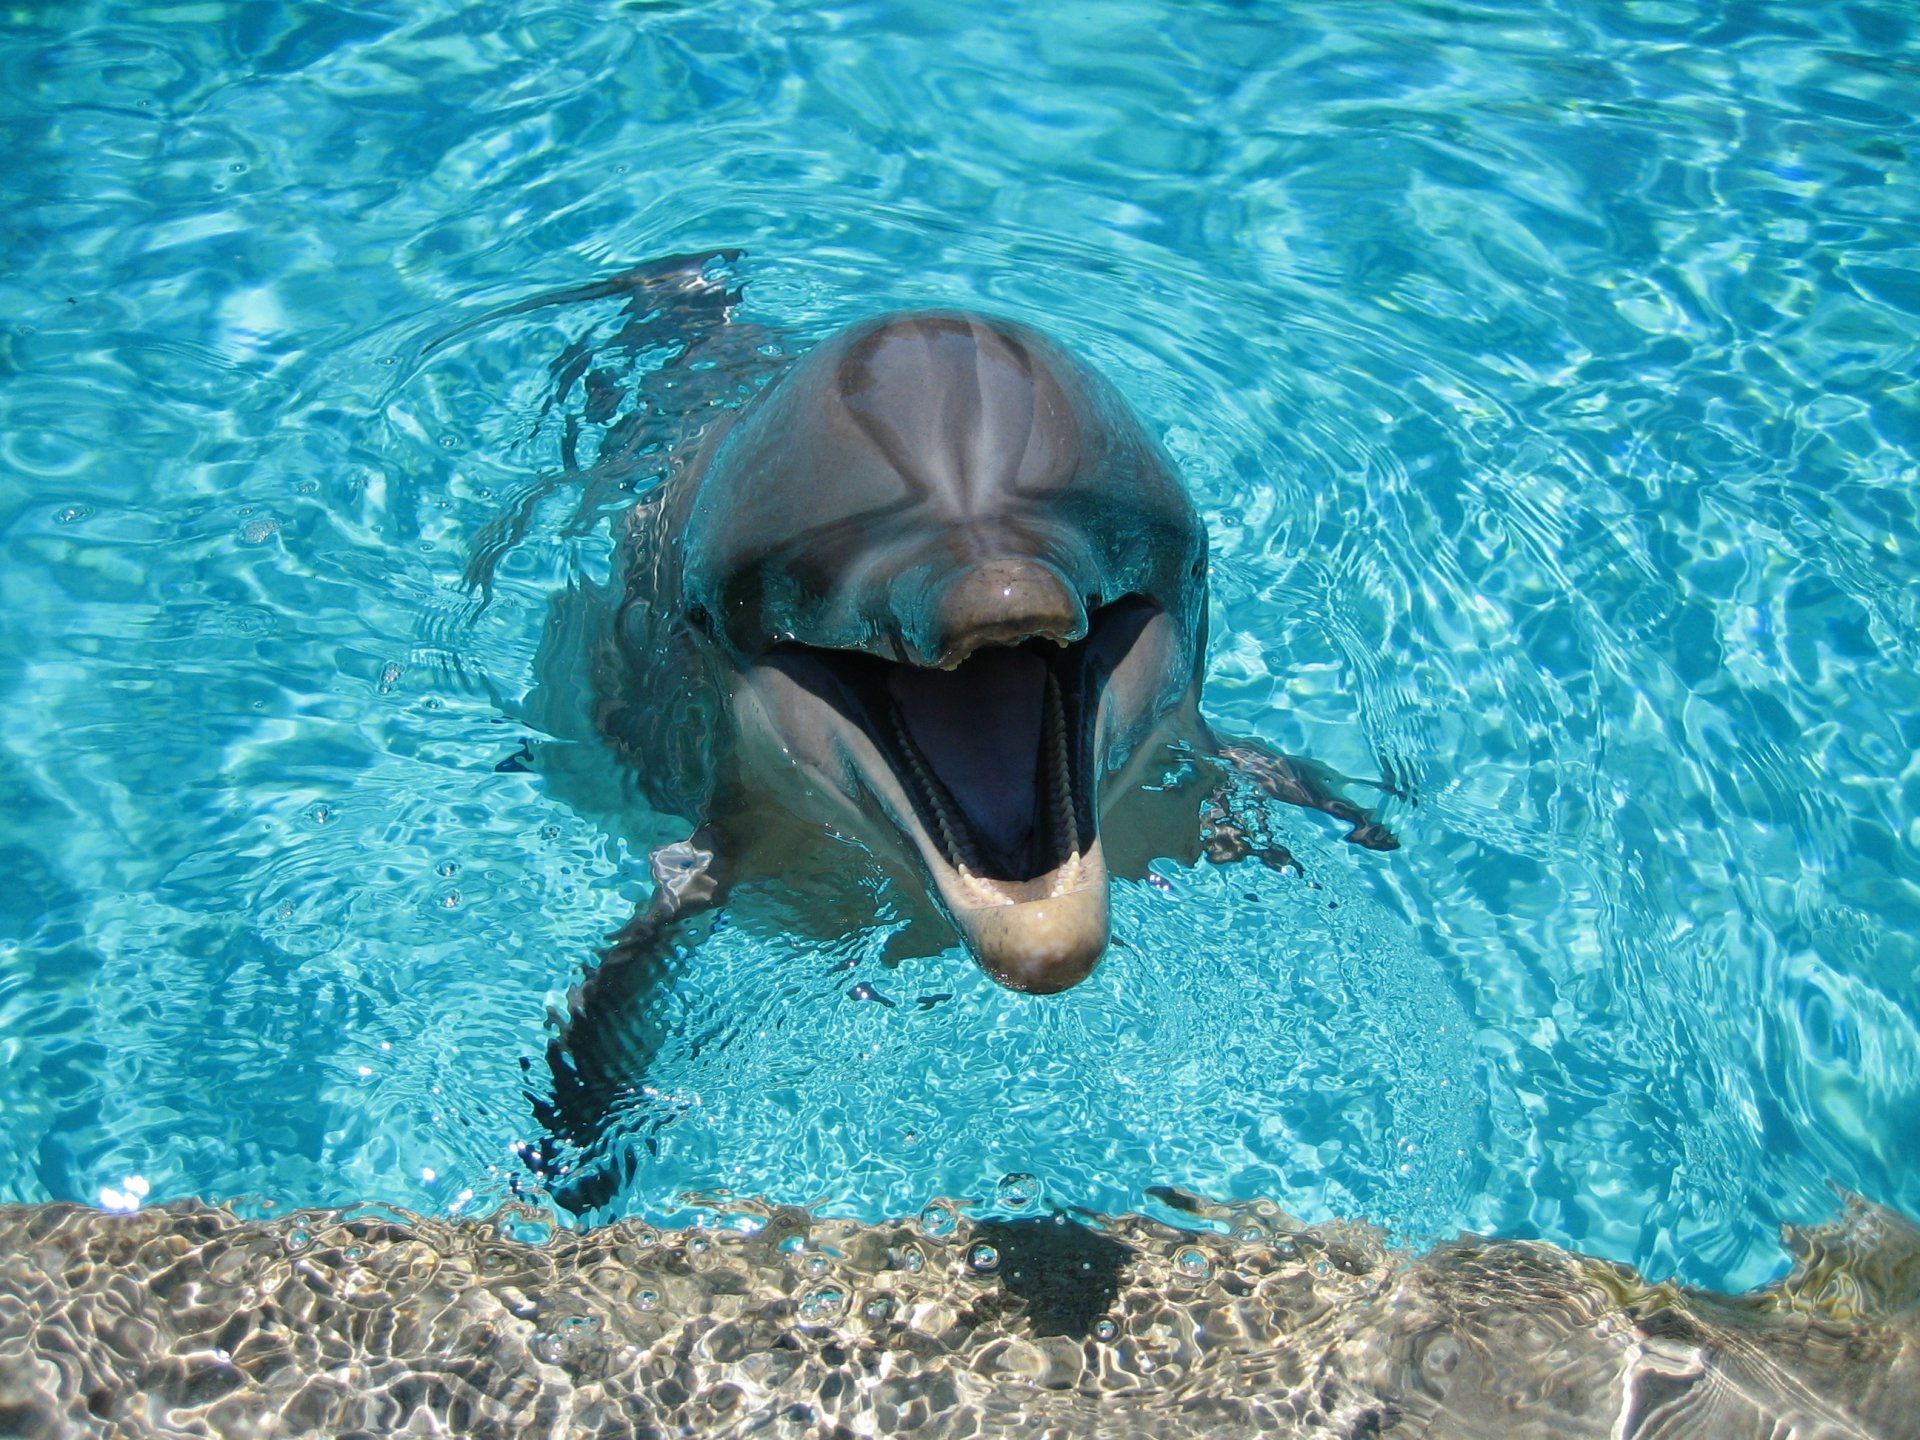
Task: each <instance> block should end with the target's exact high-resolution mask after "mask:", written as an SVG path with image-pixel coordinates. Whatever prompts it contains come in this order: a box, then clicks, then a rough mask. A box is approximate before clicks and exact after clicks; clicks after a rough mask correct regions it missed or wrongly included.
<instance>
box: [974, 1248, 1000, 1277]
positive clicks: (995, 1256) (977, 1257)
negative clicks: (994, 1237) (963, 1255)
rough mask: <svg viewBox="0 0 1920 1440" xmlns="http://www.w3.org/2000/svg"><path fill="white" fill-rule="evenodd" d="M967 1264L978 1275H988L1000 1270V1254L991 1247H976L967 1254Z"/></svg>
mask: <svg viewBox="0 0 1920 1440" xmlns="http://www.w3.org/2000/svg"><path fill="white" fill-rule="evenodd" d="M967 1264H969V1265H971V1266H972V1267H973V1270H974V1273H976V1274H979V1275H985V1274H988V1273H990V1272H992V1271H994V1270H998V1269H999V1268H1000V1252H999V1251H998V1250H996V1249H994V1248H993V1246H991V1245H987V1244H980V1245H976V1246H974V1247H973V1248H972V1249H971V1250H969V1251H968V1252H967Z"/></svg>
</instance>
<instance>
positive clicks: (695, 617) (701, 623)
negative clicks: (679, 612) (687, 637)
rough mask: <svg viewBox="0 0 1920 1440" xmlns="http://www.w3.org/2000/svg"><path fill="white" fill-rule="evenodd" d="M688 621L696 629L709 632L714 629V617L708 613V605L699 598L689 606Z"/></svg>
mask: <svg viewBox="0 0 1920 1440" xmlns="http://www.w3.org/2000/svg"><path fill="white" fill-rule="evenodd" d="M687 623H688V624H689V625H691V626H693V627H694V629H696V630H702V631H706V632H709V633H711V631H712V630H713V617H712V616H711V615H709V614H707V607H706V606H704V605H702V604H701V603H700V602H699V601H698V600H696V601H694V602H693V604H691V605H689V606H688V607H687Z"/></svg>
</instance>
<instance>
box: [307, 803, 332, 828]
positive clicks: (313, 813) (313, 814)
mask: <svg viewBox="0 0 1920 1440" xmlns="http://www.w3.org/2000/svg"><path fill="white" fill-rule="evenodd" d="M307 819H308V820H310V821H312V822H313V823H314V824H315V825H324V824H326V823H327V822H328V821H329V820H331V819H333V807H332V806H331V805H329V804H327V803H326V802H325V801H322V802H321V803H320V804H318V805H309V806H308V807H307Z"/></svg>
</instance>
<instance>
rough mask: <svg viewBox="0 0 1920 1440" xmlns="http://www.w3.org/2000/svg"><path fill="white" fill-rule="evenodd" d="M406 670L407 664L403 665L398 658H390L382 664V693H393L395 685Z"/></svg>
mask: <svg viewBox="0 0 1920 1440" xmlns="http://www.w3.org/2000/svg"><path fill="white" fill-rule="evenodd" d="M405 672H406V666H404V665H402V664H401V663H400V662H399V661H398V660H389V661H387V663H386V664H384V665H382V666H381V667H380V693H381V694H382V695H391V694H392V693H393V687H394V686H395V685H396V684H398V683H399V681H400V677H401V675H403V674H404V673H405Z"/></svg>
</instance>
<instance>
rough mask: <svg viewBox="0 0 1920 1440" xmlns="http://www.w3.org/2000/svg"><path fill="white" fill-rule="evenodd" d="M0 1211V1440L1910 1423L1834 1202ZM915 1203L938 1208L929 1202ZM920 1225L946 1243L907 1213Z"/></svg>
mask: <svg viewBox="0 0 1920 1440" xmlns="http://www.w3.org/2000/svg"><path fill="white" fill-rule="evenodd" d="M733 1213H734V1214H735V1215H745V1216H748V1217H751V1219H750V1223H751V1221H758V1222H759V1228H758V1229H757V1230H756V1231H755V1232H754V1233H751V1234H748V1233H744V1232H743V1231H742V1230H735V1229H715V1230H692V1231H666V1232H663V1231H656V1230H651V1229H648V1228H646V1227H644V1226H641V1225H638V1224H631V1223H622V1224H618V1225H612V1226H608V1227H605V1228H603V1229H599V1230H594V1231H591V1232H588V1233H585V1234H574V1233H568V1232H555V1233H552V1234H551V1235H550V1236H549V1237H548V1238H547V1239H546V1240H545V1241H544V1243H538V1244H535V1243H527V1242H526V1241H524V1240H519V1239H515V1238H512V1236H513V1235H514V1233H516V1232H518V1233H526V1231H525V1226H526V1225H527V1223H528V1221H529V1220H530V1219H531V1217H526V1216H515V1215H503V1216H498V1217H495V1219H494V1220H493V1221H491V1222H488V1223H485V1224H462V1225H454V1224H446V1223H441V1222H437V1221H430V1220H419V1221H413V1222H409V1223H396V1222H395V1221H393V1220H390V1219H385V1218H379V1217H374V1216H369V1215H360V1216H354V1215H352V1214H348V1213H343V1212H318V1211H314V1212H306V1213H302V1214H298V1215H293V1216H288V1217H286V1218H282V1219H277V1220H272V1221H246V1220H241V1219H238V1218H236V1217H235V1216H233V1215H232V1214H230V1213H228V1212H226V1211H224V1210H218V1209H209V1208H206V1207H203V1206H199V1205H195V1204H181V1205H171V1206H166V1207H162V1208H156V1209H152V1210H147V1211H142V1212H140V1213H137V1214H132V1215H114V1214H107V1213H103V1212H100V1211H96V1210H91V1209H84V1208H81V1207H78V1206H73V1205H45V1206H37V1207H7V1208H4V1209H0V1435H7V1436H14V1435H22V1436H28V1435H30V1436H43V1435H44V1436H66V1435H101V1434H108V1435H125V1436H147V1435H156V1436H157V1435H195V1436H221V1437H226V1436H255V1435H257V1436H282V1435H316V1436H328V1437H344V1436H355V1435H387V1434H395V1433H404V1434H409V1435H413V1434H420V1435H460V1436H476V1437H478V1436H503V1437H505V1436H513V1437H519V1436H556V1437H558V1436H569V1437H571V1436H655V1435H698V1436H709V1435H711V1436H733V1435H740V1436H745V1435H764V1436H842V1435H893V1434H910V1435H915V1436H925V1437H936V1436H941V1437H946V1436H998V1435H1020V1436H1022V1437H1026V1440H1040V1437H1047V1436H1059V1437H1067V1436H1072V1437H1081V1436H1120V1435H1139V1436H1149V1435H1151V1436H1188V1435H1194V1436H1198V1435H1207V1436H1239V1435H1252V1434H1272V1435H1303V1434H1332V1435H1353V1436H1375V1435H1393V1436H1461V1437H1483V1436H1490V1435H1500V1436H1534V1435H1538V1436H1587V1435H1592V1436H1624V1435H1635V1436H1656V1435H1657V1436H1672V1435H1701V1436H1716V1437H1718V1436H1762V1435H1764V1436H1774V1437H1784V1436H1789V1435H1791V1436H1802V1437H1812V1436H1822V1437H1825V1436H1836V1437H1837V1436H1872V1437H1884V1436H1894V1435H1899V1434H1912V1433H1915V1430H1914V1426H1915V1424H1916V1422H1915V1418H1914V1417H1915V1416H1916V1415H1920V1231H1916V1230H1915V1228H1914V1227H1913V1226H1912V1225H1911V1224H1909V1223H1908V1222H1906V1221H1905V1220H1903V1219H1901V1218H1899V1217H1897V1216H1895V1215H1893V1214H1891V1213H1890V1212H1887V1211H1884V1210H1880V1209H1878V1208H1875V1207H1872V1206H1868V1205H1865V1204H1863V1203H1854V1204H1852V1205H1850V1206H1849V1208H1848V1209H1847V1211H1846V1213H1845V1214H1844V1215H1843V1216H1841V1217H1840V1219H1838V1220H1837V1221H1835V1222H1834V1223H1832V1224H1830V1225H1826V1226H1822V1227H1819V1228H1816V1229H1811V1230H1803V1231H1789V1232H1788V1233H1787V1237H1786V1239H1787V1244H1788V1246H1789V1248H1790V1250H1791V1251H1792V1253H1793V1255H1794V1258H1795V1264H1794V1268H1793V1271H1792V1273H1791V1274H1790V1275H1788V1276H1787V1277H1786V1278H1785V1279H1784V1280H1782V1281H1780V1282H1779V1283H1778V1284H1776V1285H1772V1286H1769V1287H1767V1288H1766V1289H1764V1290H1760V1291H1755V1292H1753V1293H1751V1294H1748V1295H1742V1296H1724V1295H1717V1294H1711V1293H1706V1292H1700V1291H1691V1290H1685V1289H1680V1288H1677V1287H1674V1286H1670V1285H1649V1284H1647V1283H1646V1282H1645V1281H1643V1280H1642V1279H1640V1278H1639V1277H1638V1276H1637V1275H1635V1274H1634V1273H1633V1272H1632V1271H1630V1270H1627V1269H1625V1268H1623V1267H1620V1266H1616V1265H1610V1264H1605V1263H1601V1262H1599V1261H1595V1260H1590V1259H1586V1258H1584V1257H1581V1256H1578V1255H1574V1254H1570V1253H1568V1252H1566V1251H1563V1250H1559V1249H1556V1248H1554V1247H1551V1246H1548V1245H1542V1244H1531V1243H1517V1242H1506V1241H1483V1240H1463V1241H1459V1242H1456V1243H1453V1244H1448V1245H1444V1246H1440V1247H1438V1248H1436V1249H1434V1250H1433V1251H1431V1252H1429V1253H1428V1254H1426V1255H1424V1256H1422V1257H1420V1258H1418V1259H1411V1258H1408V1257H1406V1256H1404V1255H1397V1254H1394V1253H1392V1252H1389V1251H1387V1250H1385V1249H1383V1248H1382V1246H1381V1245H1380V1243H1379V1239H1378V1237H1377V1235H1375V1234H1374V1233H1373V1232H1371V1231H1368V1230H1365V1229H1361V1228H1358V1227H1353V1228H1347V1227H1341V1228H1318V1229H1311V1228H1295V1227H1293V1226H1292V1225H1291V1224H1290V1222H1288V1221H1287V1220H1286V1218H1285V1217H1284V1216H1281V1215H1279V1214H1278V1213H1277V1212H1275V1211H1273V1210H1272V1209H1271V1208H1270V1207H1262V1206H1253V1207H1241V1208H1237V1209H1235V1210H1232V1211H1226V1210H1212V1209H1211V1208H1209V1210H1208V1212H1207V1213H1206V1214H1205V1216H1204V1218H1205V1219H1207V1220H1210V1221H1213V1222H1216V1223H1221V1224H1223V1225H1224V1227H1225V1228H1226V1229H1227V1230H1228V1231H1229V1232H1230V1233H1227V1234H1218V1233H1194V1232H1187V1231H1182V1230H1178V1229H1173V1228H1170V1227H1168V1226H1165V1225H1162V1224H1159V1223H1157V1222H1153V1221H1149V1220H1143V1219H1139V1218H1137V1217H1135V1218H1126V1219H1121V1220H1117V1221H1109V1222H1105V1223H1104V1225H1103V1226H1102V1227H1101V1228H1090V1227H1088V1226H1085V1225H1081V1224H1077V1223H1072V1222H1068V1221H1065V1220H1054V1219H1036V1220H1024V1221H1012V1222H992V1221H980V1222H969V1221H967V1220H966V1219H964V1218H959V1219H956V1220H954V1221H953V1223H952V1225H951V1228H950V1230H949V1231H948V1233H946V1234H943V1235H933V1234H930V1233H928V1228H929V1227H927V1226H923V1225H921V1224H919V1223H914V1224H900V1225H891V1226H865V1225H857V1224H853V1223H850V1222H845V1221H829V1220H817V1219H814V1218H812V1217H810V1216H809V1215H808V1214H807V1213H806V1212H804V1211H799V1210H784V1209H782V1210H769V1209H764V1208H760V1209H756V1208H755V1207H752V1206H744V1207H733ZM942 1219H943V1220H944V1216H942ZM932 1228H934V1229H944V1228H947V1227H946V1225H945V1224H944V1223H943V1224H940V1225H936V1226H934V1227H932Z"/></svg>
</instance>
